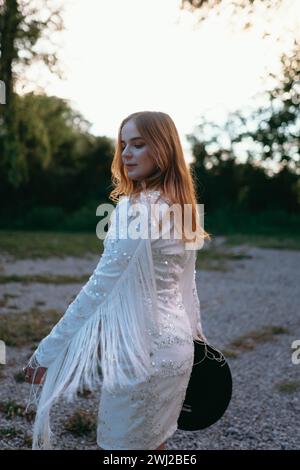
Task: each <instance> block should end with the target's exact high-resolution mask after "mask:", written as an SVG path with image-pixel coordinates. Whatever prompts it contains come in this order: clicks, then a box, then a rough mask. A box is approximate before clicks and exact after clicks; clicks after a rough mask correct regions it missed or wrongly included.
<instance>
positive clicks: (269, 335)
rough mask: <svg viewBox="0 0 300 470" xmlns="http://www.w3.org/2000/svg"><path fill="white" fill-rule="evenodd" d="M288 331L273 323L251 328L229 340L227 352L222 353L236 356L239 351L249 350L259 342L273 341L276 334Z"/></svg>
mask: <svg viewBox="0 0 300 470" xmlns="http://www.w3.org/2000/svg"><path fill="white" fill-rule="evenodd" d="M288 332H289V331H288V329H287V328H285V327H282V326H273V325H267V326H264V327H263V328H262V329H260V330H252V331H250V332H248V333H246V334H244V335H241V336H239V337H238V338H236V339H234V340H233V341H231V342H230V343H229V344H228V345H227V347H228V349H227V350H226V352H227V353H225V352H224V355H225V356H226V355H227V356H228V357H238V354H239V353H240V352H245V351H250V350H252V349H254V348H255V347H256V346H257V345H258V344H260V343H266V342H270V341H274V340H275V338H276V336H277V335H281V334H286V333H288ZM228 353H229V354H228ZM230 354H231V356H230ZM232 354H233V355H232Z"/></svg>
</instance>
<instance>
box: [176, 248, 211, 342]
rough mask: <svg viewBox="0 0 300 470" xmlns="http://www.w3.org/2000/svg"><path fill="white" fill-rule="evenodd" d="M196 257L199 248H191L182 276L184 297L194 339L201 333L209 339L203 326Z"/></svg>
mask: <svg viewBox="0 0 300 470" xmlns="http://www.w3.org/2000/svg"><path fill="white" fill-rule="evenodd" d="M196 257H197V250H190V258H189V261H188V263H187V265H186V267H185V270H184V272H183V276H182V284H181V286H182V297H183V304H184V307H185V310H186V312H187V315H188V318H189V321H190V325H191V330H192V335H193V339H196V338H197V337H198V335H201V336H202V338H203V339H204V340H205V341H207V338H206V337H205V335H204V333H203V328H202V320H201V308H200V300H199V297H198V292H197V285H196V269H195V266H196Z"/></svg>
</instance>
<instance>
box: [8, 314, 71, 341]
mask: <svg viewBox="0 0 300 470" xmlns="http://www.w3.org/2000/svg"><path fill="white" fill-rule="evenodd" d="M61 316H62V314H61V313H60V312H57V311H56V310H54V309H49V310H45V311H42V310H38V309H37V308H35V307H34V308H32V309H31V310H29V311H27V312H22V313H15V312H14V313H9V314H2V315H1V323H0V338H1V339H2V340H3V341H4V342H5V343H6V345H7V346H15V347H21V346H26V345H29V344H31V343H33V342H39V341H41V339H42V338H43V337H44V336H47V335H48V333H49V332H50V331H51V329H52V327H53V326H54V324H55V323H57V321H58V320H59V319H60V318H61Z"/></svg>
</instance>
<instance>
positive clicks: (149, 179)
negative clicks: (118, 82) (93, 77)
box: [24, 111, 210, 450]
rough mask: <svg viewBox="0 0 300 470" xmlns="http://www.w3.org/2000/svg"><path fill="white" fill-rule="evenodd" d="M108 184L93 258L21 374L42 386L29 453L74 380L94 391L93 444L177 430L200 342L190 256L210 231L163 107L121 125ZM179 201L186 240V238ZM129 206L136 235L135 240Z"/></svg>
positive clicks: (147, 443)
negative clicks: (104, 220) (98, 249)
mask: <svg viewBox="0 0 300 470" xmlns="http://www.w3.org/2000/svg"><path fill="white" fill-rule="evenodd" d="M112 179H113V183H114V186H115V188H114V189H113V191H112V192H111V193H110V199H112V200H113V201H117V202H118V203H117V206H116V208H115V210H114V213H113V217H111V224H110V226H109V230H108V233H107V234H106V237H105V240H104V251H103V254H102V256H101V258H100V261H99V263H98V265H97V267H96V269H95V270H94V272H93V274H92V276H91V277H90V279H89V281H88V282H87V283H86V284H85V285H84V286H83V288H82V289H81V291H80V292H79V294H78V295H77V297H76V298H75V300H74V301H73V302H72V303H71V304H70V305H69V307H68V309H67V311H66V312H65V314H64V316H63V317H62V318H61V320H60V321H59V322H58V323H57V324H56V325H55V326H54V328H53V329H52V331H51V332H50V334H49V335H48V336H46V337H45V338H44V339H43V340H42V341H41V343H40V344H39V346H38V348H37V349H36V351H35V352H34V354H33V356H32V357H31V359H30V361H29V363H28V365H27V366H26V367H25V369H24V371H25V380H27V381H28V382H29V383H31V384H32V388H31V392H32V391H33V392H34V393H35V392H36V390H35V388H34V385H39V384H42V389H39V391H40V390H41V394H40V396H39V397H37V395H36V393H35V399H34V403H35V404H36V406H37V414H36V419H35V423H34V431H33V449H47V448H51V434H52V433H51V429H50V426H49V415H50V409H51V406H52V405H53V403H54V402H55V401H57V399H58V397H60V396H65V397H66V398H68V399H69V400H71V399H73V398H74V397H75V394H76V392H77V391H78V390H80V389H81V388H82V387H85V388H89V389H97V388H98V389H99V387H101V398H100V405H99V411H98V427H97V444H98V446H99V448H100V449H109V450H124V449H135V450H136V449H144V450H147V449H155V450H159V449H164V443H165V441H166V439H168V438H169V437H170V436H172V434H173V433H174V432H175V431H176V429H177V419H178V417H179V414H180V412H181V409H182V405H183V402H184V398H185V393H186V389H187V386H188V382H189V378H190V374H191V370H192V365H193V354H194V349H193V339H196V338H199V339H202V340H206V338H205V336H204V335H203V332H202V326H201V316H200V303H199V298H198V295H197V288H196V283H195V273H196V271H195V262H196V253H197V249H198V247H199V244H197V243H196V242H197V241H198V242H199V240H201V241H202V242H203V239H204V238H206V237H208V238H210V236H209V234H208V233H207V232H205V231H204V229H203V228H202V227H201V225H200V223H199V213H198V210H197V202H196V196H195V188H194V184H193V179H192V176H191V173H190V170H189V168H188V166H187V164H186V162H185V159H184V155H183V151H182V146H181V143H180V139H179V135H178V132H177V129H176V127H175V124H174V122H173V120H172V119H171V118H170V116H169V115H168V114H165V113H162V112H154V111H144V112H137V113H133V114H131V115H129V116H128V117H127V118H126V119H124V120H123V122H122V123H121V126H120V129H119V134H118V141H117V144H116V150H115V155H114V159H113V162H112ZM120 196H122V197H120ZM174 205H175V206H174ZM185 206H188V207H189V209H190V214H191V219H190V220H191V221H192V225H191V226H190V228H189V229H188V230H187V231H188V233H190V234H192V235H193V234H194V237H193V236H188V237H187V236H186V223H185V212H184V210H185V209H184V208H185ZM174 207H175V209H176V207H177V209H178V208H179V209H180V210H179V212H180V211H182V219H180V217H179V218H178V217H177V216H176V215H175V216H174V213H175V214H176V210H175V212H173V218H172V217H171V215H172V213H171V210H170V209H171V208H174ZM136 208H138V210H137V212H136ZM153 209H154V210H153ZM137 213H138V214H139V215H142V214H141V213H143V216H144V218H143V217H141V218H139V219H138V220H139V221H140V222H139V225H138V226H139V229H140V228H141V227H142V230H140V232H139V231H136V232H139V234H140V236H132V223H133V226H134V227H137V225H134V224H135V223H136V220H137ZM177 215H178V212H177ZM166 220H167V223H166ZM178 220H179V222H178ZM183 221H184V222H183ZM130 230H131V231H130ZM189 230H190V232H189ZM142 233H143V235H141V234H142ZM155 233H156V235H153V234H155ZM145 234H146V236H145ZM195 234H196V235H195ZM29 404H30V400H29Z"/></svg>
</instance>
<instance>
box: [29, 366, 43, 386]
mask: <svg viewBox="0 0 300 470" xmlns="http://www.w3.org/2000/svg"><path fill="white" fill-rule="evenodd" d="M46 370H47V367H38V368H37V369H36V368H33V367H29V366H27V367H24V368H23V372H24V374H25V382H28V383H30V384H32V383H34V384H40V383H42V380H43V377H44V374H45V372H46ZM35 373H36V374H35ZM34 374H35V377H34ZM33 378H34V382H33Z"/></svg>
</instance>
